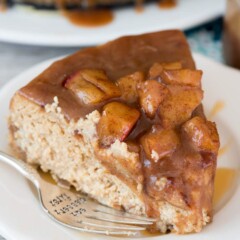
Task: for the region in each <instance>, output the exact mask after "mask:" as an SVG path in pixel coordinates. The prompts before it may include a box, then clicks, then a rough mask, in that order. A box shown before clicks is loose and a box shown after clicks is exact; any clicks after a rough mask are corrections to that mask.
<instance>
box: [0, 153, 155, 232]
mask: <svg viewBox="0 0 240 240" xmlns="http://www.w3.org/2000/svg"><path fill="white" fill-rule="evenodd" d="M0 161H3V162H5V163H7V164H9V165H10V166H12V167H14V168H15V169H16V170H18V171H19V172H20V173H21V174H22V175H24V176H25V177H26V178H28V179H29V180H30V181H31V182H32V183H33V184H34V186H35V187H36V189H37V192H38V196H39V201H40V204H41V206H42V208H43V210H44V212H45V213H47V214H48V216H49V217H50V218H51V219H53V220H54V221H56V222H58V223H60V224H62V225H64V226H66V227H70V228H73V229H77V230H80V231H83V232H89V233H99V234H106V235H127V236H134V235H137V233H138V232H139V231H142V230H145V229H146V228H147V227H148V226H150V225H152V224H153V223H154V222H155V221H156V219H152V218H147V217H143V216H138V215H134V214H130V213H126V212H123V211H120V210H115V209H112V208H109V207H106V206H104V205H102V204H100V203H98V202H96V201H94V200H92V199H91V198H89V197H87V196H86V195H84V194H81V193H80V192H73V191H71V190H69V189H66V188H60V187H59V186H57V185H54V184H52V183H49V182H47V181H46V180H44V179H43V178H41V176H40V175H39V173H38V172H37V170H36V169H35V168H34V167H33V166H31V165H29V164H27V163H25V162H24V161H22V160H20V159H16V158H14V157H13V156H10V155H8V154H6V153H4V152H1V151H0Z"/></svg>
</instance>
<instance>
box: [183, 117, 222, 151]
mask: <svg viewBox="0 0 240 240" xmlns="http://www.w3.org/2000/svg"><path fill="white" fill-rule="evenodd" d="M182 131H183V134H184V135H186V136H187V139H188V140H189V141H190V143H191V145H192V146H193V147H194V149H195V150H196V151H203V152H212V153H214V154H217V152H218V149H219V136H218V133H217V129H216V125H215V123H212V122H210V121H206V120H204V119H203V118H201V117H198V116H197V117H194V118H192V119H190V120H189V121H187V122H186V123H185V124H184V125H183V126H182Z"/></svg>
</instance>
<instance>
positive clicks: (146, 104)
mask: <svg viewBox="0 0 240 240" xmlns="http://www.w3.org/2000/svg"><path fill="white" fill-rule="evenodd" d="M167 94H168V89H167V88H166V87H165V86H163V85H162V84H161V83H159V82H157V81H156V80H148V81H145V82H143V83H141V84H139V85H138V95H139V100H140V106H141V107H142V109H143V111H144V112H145V113H146V115H147V116H148V117H149V118H153V117H154V116H155V114H156V112H157V109H158V107H159V105H160V103H161V102H162V101H163V99H164V98H165V97H166V95H167Z"/></svg>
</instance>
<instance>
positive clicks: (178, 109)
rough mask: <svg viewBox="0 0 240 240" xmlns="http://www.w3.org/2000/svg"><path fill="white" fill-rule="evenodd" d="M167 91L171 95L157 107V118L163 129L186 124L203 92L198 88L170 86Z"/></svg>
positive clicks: (199, 101)
mask: <svg viewBox="0 0 240 240" xmlns="http://www.w3.org/2000/svg"><path fill="white" fill-rule="evenodd" d="M169 89H170V91H171V94H168V96H167V97H166V98H165V99H164V101H163V102H162V104H161V105H160V106H159V116H160V118H161V121H162V126H163V127H164V128H172V127H175V126H178V125H180V124H182V123H184V122H186V121H187V120H188V119H189V118H190V117H191V115H192V112H193V111H194V110H195V108H196V107H197V106H198V105H199V104H200V103H201V100H202V98H203V91H202V90H201V89H199V88H192V87H187V86H171V87H169Z"/></svg>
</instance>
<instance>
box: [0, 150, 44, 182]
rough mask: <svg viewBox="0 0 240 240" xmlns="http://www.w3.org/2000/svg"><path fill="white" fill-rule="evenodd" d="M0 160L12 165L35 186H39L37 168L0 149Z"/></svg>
mask: <svg viewBox="0 0 240 240" xmlns="http://www.w3.org/2000/svg"><path fill="white" fill-rule="evenodd" d="M0 161H2V162H5V163H7V164H8V165H10V166H12V167H14V168H15V169H16V170H18V172H20V173H21V174H22V175H24V176H25V177H26V178H28V179H29V180H30V181H31V182H32V183H33V184H34V185H35V186H36V187H39V178H40V176H39V174H38V172H37V170H36V169H35V168H34V167H32V166H31V165H30V164H27V163H25V162H24V161H22V160H20V159H17V158H14V157H13V156H10V155H8V154H6V153H4V152H2V151H0Z"/></svg>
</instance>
